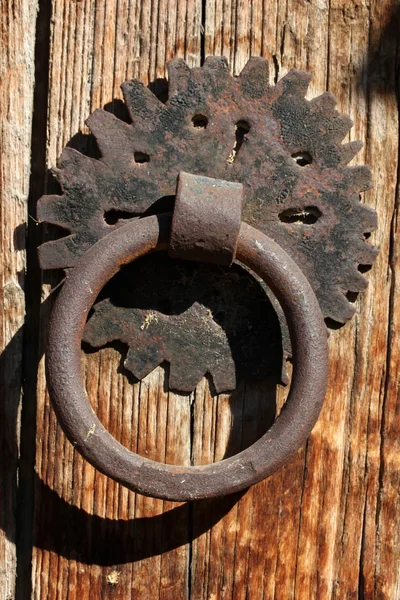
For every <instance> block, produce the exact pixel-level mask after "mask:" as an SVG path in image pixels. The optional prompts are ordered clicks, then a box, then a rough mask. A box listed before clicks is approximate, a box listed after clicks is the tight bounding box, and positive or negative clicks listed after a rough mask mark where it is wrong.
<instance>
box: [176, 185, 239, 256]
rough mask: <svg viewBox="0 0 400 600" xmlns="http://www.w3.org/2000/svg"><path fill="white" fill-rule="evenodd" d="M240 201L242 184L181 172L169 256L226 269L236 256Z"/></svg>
mask: <svg viewBox="0 0 400 600" xmlns="http://www.w3.org/2000/svg"><path fill="white" fill-rule="evenodd" d="M242 198H243V186H242V184H241V183H232V182H230V181H223V180H221V179H212V178H210V177H204V176H202V175H191V174H190V173H180V174H179V178H178V188H177V192H176V198H175V208H174V213H173V216H172V226H171V239H170V243H169V248H168V252H169V255H170V256H171V257H172V258H185V259H187V260H198V261H200V262H210V263H215V264H219V265H225V266H228V267H229V266H230V265H231V264H232V262H233V261H234V259H235V255H236V248H237V244H238V238H239V230H240V223H241V221H242V219H241V215H242Z"/></svg>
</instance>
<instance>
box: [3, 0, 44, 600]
mask: <svg viewBox="0 0 400 600" xmlns="http://www.w3.org/2000/svg"><path fill="white" fill-rule="evenodd" d="M36 9H37V2H34V1H33V2H17V3H15V2H11V1H10V2H9V1H8V0H5V1H4V2H2V3H1V4H0V39H1V48H0V116H1V122H0V307H1V315H2V318H1V325H0V398H1V402H0V422H1V429H0V453H1V460H0V598H1V600H10V599H12V598H14V593H15V575H16V512H17V470H18V454H19V421H20V409H21V402H20V400H21V393H22V356H23V328H22V326H23V322H24V313H25V295H24V279H25V231H26V226H27V218H28V211H27V206H28V191H29V173H30V168H29V164H30V157H31V129H32V107H33V83H34V50H35V17H36Z"/></svg>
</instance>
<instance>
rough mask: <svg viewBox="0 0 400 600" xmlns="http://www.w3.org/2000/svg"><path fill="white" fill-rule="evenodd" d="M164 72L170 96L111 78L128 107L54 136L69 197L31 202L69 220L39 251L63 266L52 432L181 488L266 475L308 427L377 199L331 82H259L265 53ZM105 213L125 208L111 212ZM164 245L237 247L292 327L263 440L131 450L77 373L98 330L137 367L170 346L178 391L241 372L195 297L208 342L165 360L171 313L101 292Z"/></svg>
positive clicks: (176, 494) (107, 463) (162, 488)
mask: <svg viewBox="0 0 400 600" xmlns="http://www.w3.org/2000/svg"><path fill="white" fill-rule="evenodd" d="M168 70H169V96H168V101H167V102H166V103H165V104H163V103H162V102H160V101H159V100H158V99H157V98H156V97H155V96H154V95H153V94H152V93H151V92H150V91H149V90H148V89H147V88H146V87H145V86H144V85H143V84H142V83H140V82H138V81H131V82H127V83H125V84H123V86H122V89H123V93H124V97H125V102H126V105H127V107H128V110H129V112H130V115H131V119H132V123H126V122H124V121H122V120H120V119H118V118H116V117H114V116H113V115H112V114H110V113H108V112H106V111H102V110H97V111H95V113H93V114H92V115H91V116H90V118H89V119H88V125H89V127H90V129H91V131H92V132H93V134H94V135H95V137H96V139H97V142H98V144H99V148H100V152H101V157H100V159H93V158H89V157H87V156H84V155H82V154H80V153H79V152H77V151H75V150H72V149H68V148H67V149H66V150H65V151H64V153H63V155H62V156H61V158H60V160H59V163H58V169H56V170H55V175H56V176H57V178H58V180H59V182H60V183H61V186H62V189H63V195H62V196H44V197H43V198H42V199H41V200H40V201H39V205H38V218H39V219H40V220H42V221H47V222H49V223H53V224H56V225H61V226H62V227H64V228H66V229H67V230H69V232H70V234H69V235H68V236H66V237H64V238H61V239H60V240H57V241H53V242H47V243H46V244H44V245H43V246H41V248H40V250H39V253H40V260H41V265H42V267H43V268H60V267H61V268H71V267H73V268H72V269H71V271H70V273H69V275H68V277H67V279H66V281H65V283H64V285H63V288H62V290H61V292H60V295H59V297H58V298H57V300H56V303H55V306H54V309H53V313H52V317H51V324H50V332H49V341H48V348H47V357H46V373H47V382H48V387H49V392H50V397H51V400H52V403H53V406H54V408H55V410H56V413H57V416H58V419H59V421H60V423H61V425H62V428H63V430H64V432H65V433H66V435H67V437H68V438H69V440H70V441H71V442H72V443H73V444H74V445H75V447H76V448H77V450H78V451H79V452H80V453H81V454H82V455H83V456H84V457H85V458H86V460H88V461H89V462H90V463H91V464H92V465H94V466H95V467H96V468H97V469H99V470H100V471H101V472H103V473H105V474H106V475H108V476H110V477H112V478H113V479H115V480H116V481H119V482H120V483H122V484H123V485H125V486H126V487H128V488H130V489H132V490H135V491H138V492H140V493H142V494H145V495H149V496H154V497H157V498H164V499H169V500H177V501H187V500H194V499H201V498H210V497H215V496H220V495H224V494H228V493H232V492H234V491H238V490H242V489H245V488H247V487H249V486H250V485H252V484H254V483H256V482H258V481H261V480H262V479H264V478H265V477H267V476H268V475H270V474H271V473H273V472H274V471H276V470H277V469H279V468H280V467H281V466H282V465H283V464H284V463H285V462H286V461H287V460H288V459H289V458H290V456H291V455H292V454H293V453H294V452H295V451H296V450H297V449H298V448H299V447H300V446H301V445H302V444H303V443H304V442H305V440H306V439H307V437H308V436H309V434H310V433H311V430H312V428H313V426H314V424H315V422H316V420H317V418H318V415H319V412H320V410H321V407H322V403H323V400H324V396H325V392H326V387H327V374H328V351H327V329H326V324H325V319H334V320H336V321H338V322H340V323H344V322H346V321H347V320H348V319H349V318H351V316H352V314H354V308H353V307H352V305H351V304H350V303H349V301H348V298H347V297H346V294H347V292H349V291H350V292H359V291H361V290H363V289H365V287H366V285H367V281H366V279H365V277H364V276H363V275H362V274H361V273H360V271H359V269H358V266H359V265H367V264H368V265H369V264H372V263H373V262H374V260H375V256H376V249H375V248H374V247H373V246H372V245H371V244H369V243H368V241H367V239H366V234H368V233H369V232H371V231H373V230H375V229H376V213H375V212H374V211H373V210H372V209H370V208H368V207H366V206H365V205H363V204H361V203H360V201H359V193H360V191H363V190H366V189H368V187H369V186H370V172H369V169H368V168H367V167H348V166H347V163H348V162H349V161H350V160H351V159H352V158H353V156H354V155H355V154H356V153H357V152H358V150H359V149H360V147H361V145H360V143H359V142H350V143H349V144H342V143H341V141H342V139H343V138H344V136H345V135H346V134H347V132H348V131H349V129H350V127H351V125H352V123H351V121H350V119H349V118H348V117H343V116H341V115H339V114H338V113H337V111H336V110H335V109H334V105H335V100H334V98H333V97H332V95H331V94H329V93H325V94H322V96H319V97H318V98H315V99H314V100H311V101H309V100H306V99H305V98H304V96H305V93H306V91H307V86H308V83H309V75H308V74H306V73H302V72H298V71H290V72H289V73H288V75H286V76H285V77H284V78H283V79H282V80H281V81H279V82H278V84H276V85H275V86H270V85H269V76H268V64H267V62H266V61H265V60H263V59H261V58H252V59H251V60H250V61H249V62H248V64H247V65H246V67H245V68H244V70H243V71H242V73H241V74H240V76H239V77H232V76H231V75H230V74H229V70H228V66H227V62H226V60H225V59H224V58H216V57H211V58H208V59H207V60H206V62H205V64H204V66H203V67H201V68H195V69H189V68H188V67H187V66H186V64H185V63H184V62H183V61H182V60H175V61H172V62H170V63H169V65H168ZM160 207H161V209H163V208H165V207H167V208H171V209H172V211H168V212H164V210H160ZM113 211H114V212H115V213H118V214H119V215H120V216H121V215H126V217H131V218H129V220H124V218H120V219H119V220H118V221H116V222H110V220H107V218H106V217H107V215H110V214H111V213H112V212H113ZM160 250H168V253H169V255H170V257H171V258H172V259H176V258H181V259H185V260H193V261H197V262H200V263H203V262H205V263H212V264H219V265H224V266H227V267H229V266H230V265H231V264H232V263H233V261H234V260H235V259H236V260H237V261H238V262H239V263H241V264H243V265H245V267H247V268H248V269H250V271H251V272H252V273H255V274H256V275H257V276H259V277H260V278H261V279H262V280H263V281H264V282H265V284H267V286H268V287H269V289H270V290H271V291H272V293H273V295H274V297H275V298H277V300H278V301H279V304H280V307H281V308H282V309H283V313H284V316H285V320H286V323H287V326H288V329H289V332H290V343H291V349H290V352H291V354H292V360H293V377H292V383H291V388H290V392H289V396H288V399H287V401H286V403H285V405H284V407H283V409H282V411H281V413H280V415H279V416H278V417H277V418H276V420H275V422H274V424H273V425H272V426H271V427H270V429H269V430H268V431H267V432H266V433H265V434H264V435H263V436H262V437H261V438H260V439H259V440H258V441H257V442H255V443H254V444H253V445H251V446H250V447H248V448H247V449H245V450H243V451H242V452H240V453H239V454H236V455H235V456H232V457H230V458H227V459H224V460H222V461H220V462H218V463H214V464H208V465H204V466H191V467H181V466H175V465H167V464H162V463H158V462H155V461H151V460H149V459H146V458H144V457H141V456H139V455H137V454H135V453H133V452H131V451H129V450H128V449H127V448H125V447H124V446H122V445H121V444H120V443H119V442H117V440H116V439H115V438H113V437H112V436H111V434H110V433H108V432H107V430H106V429H105V428H104V427H103V425H102V424H101V423H100V421H99V419H98V418H97V416H96V414H95V413H94V411H93V409H92V407H91V405H90V402H89V400H88V397H87V394H86V391H85V389H84V383H83V377H82V373H81V355H80V352H81V341H82V338H85V339H89V341H91V343H92V344H93V345H94V346H100V345H102V343H104V342H105V341H107V340H110V339H121V340H123V341H125V342H127V343H128V345H129V353H128V358H129V361H128V359H127V361H128V363H129V368H130V370H131V371H132V372H133V373H134V374H135V375H136V376H138V378H140V377H143V376H144V375H146V374H147V373H148V372H150V371H151V370H152V369H153V368H154V367H155V366H158V365H159V364H160V363H161V362H163V361H164V360H168V361H169V362H170V364H171V378H170V383H171V384H172V385H174V386H175V387H177V388H178V389H181V390H190V389H193V387H194V385H195V384H196V383H197V381H198V380H199V378H200V377H202V376H203V375H204V373H205V370H207V371H208V372H210V373H211V374H212V376H213V379H214V383H215V387H216V389H217V391H222V390H229V389H232V388H233V387H234V386H235V370H234V365H233V366H232V358H231V356H230V354H229V348H228V346H226V345H225V346H218V345H215V344H214V342H213V335H214V329H213V328H212V326H211V325H210V323H211V321H212V319H213V315H211V316H207V318H206V319H204V320H201V319H199V318H198V315H196V314H194V313H193V309H192V313H190V315H191V316H190V318H191V319H192V320H191V321H190V323H191V324H192V323H193V328H194V330H195V331H199V332H200V333H199V338H201V343H199V348H200V350H201V349H203V350H202V352H203V355H202V356H200V357H197V355H196V350H195V349H193V348H192V350H191V351H190V352H188V356H187V357H183V358H182V361H181V362H182V364H181V365H180V366H175V363H176V362H179V361H177V356H179V348H182V345H180V344H179V343H175V342H174V340H175V338H174V335H175V333H174V332H175V330H174V327H175V325H176V320H175V322H174V320H173V317H172V316H171V317H169V316H168V314H166V315H163V316H161V312H162V311H160V323H159V325H158V329H157V330H156V331H157V334H156V335H154V334H153V335H152V336H150V334H148V332H147V331H143V329H144V328H143V327H140V326H139V322H140V319H137V318H136V317H137V314H139V313H138V311H139V312H140V310H139V309H134V310H131V311H130V313H129V315H130V316H129V319H122V317H121V315H122V313H121V312H119V313H118V312H115V311H114V308H113V307H112V306H110V303H109V302H108V301H107V299H105V300H104V299H103V300H101V301H97V302H96V299H97V298H98V296H99V293H100V292H101V290H102V289H103V287H104V286H105V284H106V283H107V282H108V281H109V280H110V279H111V278H112V277H113V276H114V275H115V274H116V273H117V272H118V271H119V269H120V267H121V266H122V265H126V264H128V263H130V262H132V261H135V260H136V259H138V258H139V257H141V256H144V255H146V254H149V253H152V254H153V253H156V252H158V251H160ZM154 256H156V254H154ZM172 293H173V292H171V294H172ZM95 303H96V304H95ZM93 304H95V310H94V314H93V316H92V317H91V319H90V321H89V322H88V323H87V317H88V314H89V311H90V310H91V308H92V306H93ZM189 304H190V303H189ZM113 311H114V312H113ZM110 315H111V316H110ZM207 319H210V320H211V321H208V320H207ZM110 323H111V324H112V326H111V325H110ZM127 323H128V324H127ZM174 323H175V325H174ZM111 330H112V331H111ZM182 335H186V336H189V334H188V333H182ZM185 339H186V338H185ZM187 339H190V338H187ZM142 340H143V344H144V346H143V347H141V346H140V345H141V343H142ZM203 341H204V343H203ZM187 346H188V347H189V346H190V347H192V346H191V345H190V344H187ZM213 346H215V348H216V351H215V352H214V353H213V348H212V347H213ZM197 351H198V350H197ZM171 379H172V381H171Z"/></svg>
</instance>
